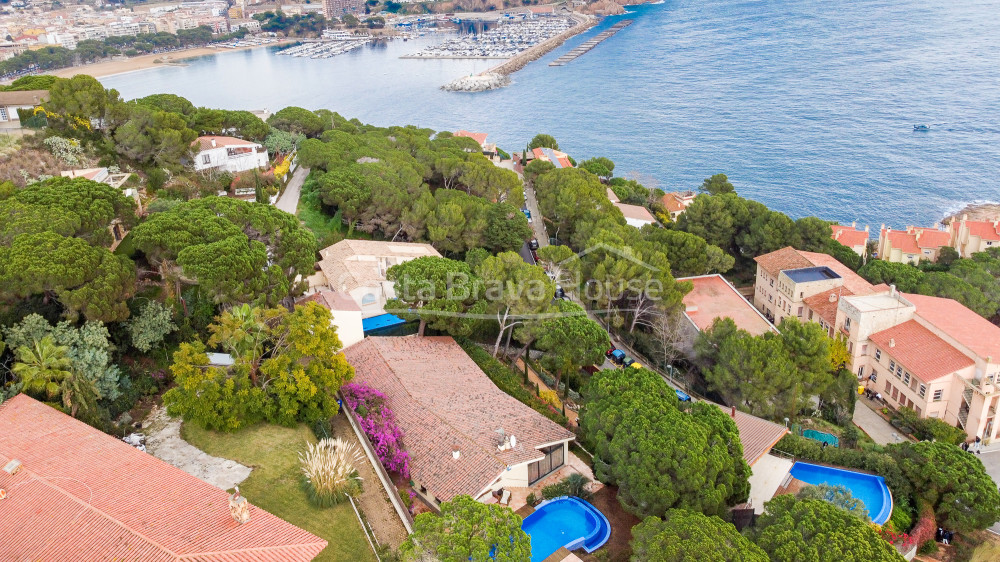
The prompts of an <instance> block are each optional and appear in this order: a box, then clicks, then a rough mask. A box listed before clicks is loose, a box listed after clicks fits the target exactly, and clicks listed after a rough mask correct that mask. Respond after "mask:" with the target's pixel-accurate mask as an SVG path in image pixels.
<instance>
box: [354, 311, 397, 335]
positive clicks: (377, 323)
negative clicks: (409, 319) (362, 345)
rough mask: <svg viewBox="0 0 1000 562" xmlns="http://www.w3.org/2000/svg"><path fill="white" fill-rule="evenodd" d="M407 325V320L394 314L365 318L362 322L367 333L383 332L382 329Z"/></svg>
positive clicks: (362, 326)
mask: <svg viewBox="0 0 1000 562" xmlns="http://www.w3.org/2000/svg"><path fill="white" fill-rule="evenodd" d="M405 323H406V320H403V319H402V318H400V317H399V316H395V315H393V314H380V315H378V316H372V317H371V318H365V319H364V320H362V321H361V329H362V331H364V332H366V333H367V332H371V331H373V330H381V329H382V328H388V327H390V326H398V325H400V324H405Z"/></svg>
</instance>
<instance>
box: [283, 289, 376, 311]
mask: <svg viewBox="0 0 1000 562" xmlns="http://www.w3.org/2000/svg"><path fill="white" fill-rule="evenodd" d="M307 302H315V303H319V304H320V305H321V306H323V307H325V308H326V309H327V310H354V311H357V312H361V307H359V306H358V303H356V302H354V299H352V298H351V297H349V296H347V295H345V294H344V293H338V292H337V291H320V292H318V293H313V294H311V295H309V296H308V297H303V298H301V299H299V300H297V301H295V304H304V303H307Z"/></svg>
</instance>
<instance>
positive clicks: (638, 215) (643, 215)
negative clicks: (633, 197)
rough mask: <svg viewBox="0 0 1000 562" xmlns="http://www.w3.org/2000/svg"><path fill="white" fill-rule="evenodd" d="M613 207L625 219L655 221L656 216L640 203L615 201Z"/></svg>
mask: <svg viewBox="0 0 1000 562" xmlns="http://www.w3.org/2000/svg"><path fill="white" fill-rule="evenodd" d="M615 207H618V210H619V211H621V212H622V214H623V215H625V218H627V219H633V220H640V221H646V222H650V223H653V222H656V217H654V216H653V214H652V213H650V212H649V209H647V208H645V207H643V206H641V205H629V204H626V203H615Z"/></svg>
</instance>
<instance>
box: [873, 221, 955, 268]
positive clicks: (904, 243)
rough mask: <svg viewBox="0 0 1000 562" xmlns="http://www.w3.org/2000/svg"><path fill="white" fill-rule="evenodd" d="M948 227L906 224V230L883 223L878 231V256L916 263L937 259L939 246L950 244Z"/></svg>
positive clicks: (950, 235) (950, 237)
mask: <svg viewBox="0 0 1000 562" xmlns="http://www.w3.org/2000/svg"><path fill="white" fill-rule="evenodd" d="M952 237H953V236H952V233H951V230H950V229H946V230H938V229H937V228H921V227H915V226H908V227H906V230H905V231H903V230H893V229H891V228H886V227H885V225H883V226H882V229H881V230H880V231H879V236H878V249H877V250H876V253H877V254H878V258H879V259H881V260H885V261H890V262H896V263H911V264H913V265H916V264H918V263H920V262H921V261H922V260H929V261H937V259H938V256H939V255H940V253H941V248H943V247H945V246H951V241H952Z"/></svg>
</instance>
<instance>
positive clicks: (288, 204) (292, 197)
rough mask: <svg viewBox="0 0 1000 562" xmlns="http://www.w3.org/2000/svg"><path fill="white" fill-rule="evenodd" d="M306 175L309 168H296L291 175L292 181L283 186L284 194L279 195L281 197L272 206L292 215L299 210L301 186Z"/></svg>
mask: <svg viewBox="0 0 1000 562" xmlns="http://www.w3.org/2000/svg"><path fill="white" fill-rule="evenodd" d="M308 175H309V168H306V167H303V166H299V167H298V168H296V169H295V172H294V173H293V174H292V179H291V180H289V182H288V185H287V186H285V192H284V193H282V194H281V197H279V198H278V201H277V202H276V203H275V204H274V206H275V207H277V208H279V209H281V210H282V211H284V212H286V213H290V214H293V215H294V214H295V213H296V212H297V211H298V209H299V196H300V195H302V184H303V183H305V181H306V176H308Z"/></svg>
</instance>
